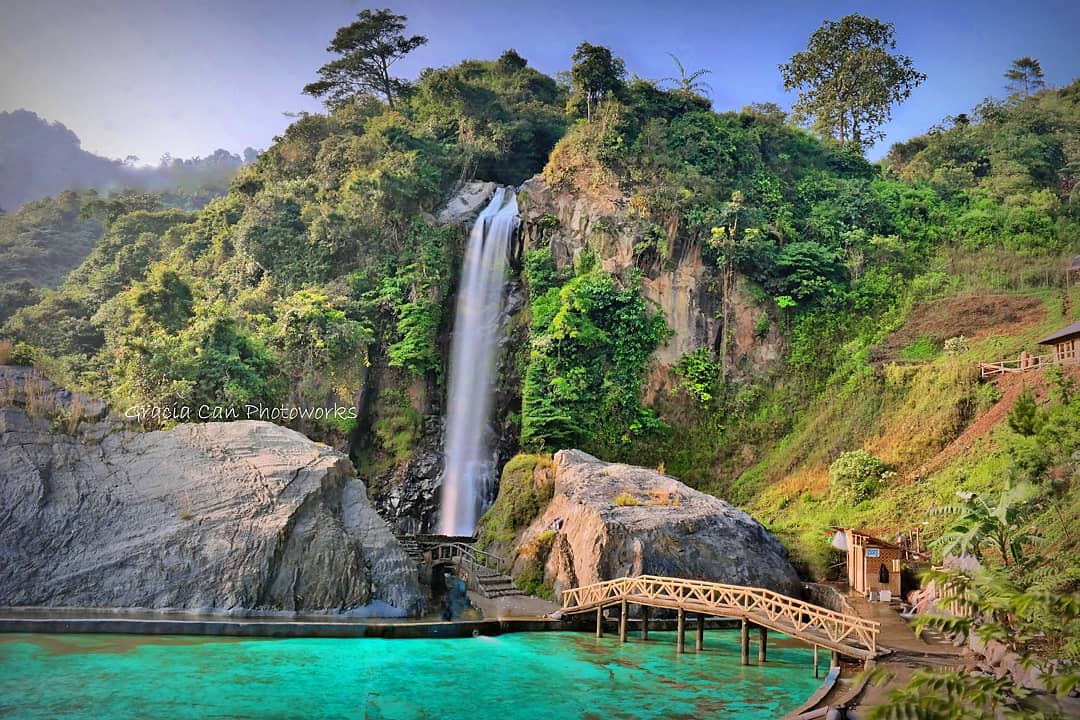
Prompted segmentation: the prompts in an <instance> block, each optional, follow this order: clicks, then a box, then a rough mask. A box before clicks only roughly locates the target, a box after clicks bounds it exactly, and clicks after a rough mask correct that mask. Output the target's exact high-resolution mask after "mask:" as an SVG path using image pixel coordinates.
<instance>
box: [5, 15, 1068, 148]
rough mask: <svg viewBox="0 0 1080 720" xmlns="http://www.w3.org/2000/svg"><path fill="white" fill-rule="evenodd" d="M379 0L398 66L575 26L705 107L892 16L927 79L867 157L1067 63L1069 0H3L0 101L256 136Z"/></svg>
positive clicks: (539, 47) (560, 48) (778, 91)
mask: <svg viewBox="0 0 1080 720" xmlns="http://www.w3.org/2000/svg"><path fill="white" fill-rule="evenodd" d="M383 6H389V7H391V8H392V9H393V10H394V11H396V12H398V13H401V14H405V15H408V16H409V31H410V32H413V33H418V34H422V35H426V36H428V38H429V39H430V42H429V43H428V44H427V45H425V46H424V47H422V48H420V49H419V50H417V51H416V52H415V53H414V54H413V55H412V56H410V57H409V58H407V59H406V60H404V61H402V62H401V63H399V65H398V66H397V68H398V72H399V74H400V75H402V76H404V77H415V75H416V74H417V73H418V72H419V71H420V70H421V69H423V68H424V67H428V66H443V65H450V64H453V63H456V62H458V61H460V60H462V59H465V58H494V57H497V56H498V55H499V54H500V53H501V52H502V51H503V50H505V49H507V48H510V47H513V48H515V49H516V50H517V51H518V52H519V53H520V54H522V55H523V56H524V57H526V58H527V59H528V60H529V62H530V64H531V65H533V66H534V67H536V68H538V69H540V70H541V71H544V72H547V73H555V72H557V71H559V70H564V69H567V68H568V67H569V65H570V60H569V58H570V55H571V54H572V53H573V51H574V48H575V46H576V45H577V44H578V43H579V42H581V41H583V40H584V41H588V42H591V43H594V44H602V45H607V46H609V47H610V48H611V49H612V50H613V51H614V52H615V53H616V54H617V55H619V56H621V57H622V58H624V59H625V60H626V65H627V68H628V69H629V70H631V71H633V72H636V73H637V74H638V75H640V76H642V77H646V78H661V77H665V76H669V75H671V74H673V72H674V68H673V66H672V62H671V59H670V58H669V57H668V55H667V53H668V52H671V53H674V54H675V55H677V56H678V57H679V58H680V60H681V61H682V62H683V64H684V65H685V66H686V67H687V68H688V69H690V70H694V69H698V68H709V69H711V70H712V72H713V74H712V75H710V76H709V77H708V78H706V79H707V80H708V81H709V83H710V85H711V86H712V90H713V91H712V94H711V95H712V99H713V102H714V106H715V107H716V109H717V110H728V109H738V108H740V107H742V106H743V105H746V104H748V103H751V102H764V101H772V102H776V103H779V104H780V105H782V106H784V107H785V108H786V107H789V106H790V104H791V102H792V101H793V99H794V97H793V96H792V95H790V94H787V93H785V92H784V90H783V86H782V83H781V80H780V74H779V71H778V70H777V65H779V64H780V63H783V62H786V61H787V60H788V59H789V58H790V57H791V55H792V54H793V53H795V52H797V51H798V50H800V49H802V48H804V47H805V45H806V40H807V38H808V37H809V35H810V33H812V32H813V31H814V30H815V29H816V28H817V27H818V26H819V25H820V24H821V22H822V20H824V19H826V18H829V19H837V18H839V17H841V16H843V15H846V14H848V13H852V12H861V13H863V14H867V15H871V16H875V17H880V18H882V19H885V20H891V21H893V22H894V23H895V25H896V35H897V41H898V50H899V51H900V52H903V53H905V54H907V55H910V56H911V57H912V58H913V60H914V61H915V66H916V67H917V68H918V69H919V70H921V71H923V72H925V73H926V74H927V76H928V79H927V81H926V83H924V84H923V85H922V86H921V87H920V88H918V89H917V90H916V91H915V92H914V94H913V95H912V97H911V98H910V99H909V100H908V102H907V103H905V104H904V105H902V106H900V107H899V108H898V109H896V111H895V112H894V115H893V121H892V122H891V123H890V124H889V125H888V126H886V127H885V130H886V132H887V133H888V135H887V138H886V140H885V141H884V142H882V143H879V145H878V146H877V147H875V148H874V149H873V150H871V152H870V153H869V154H870V157H871V158H877V157H880V156H881V155H882V154H883V153H884V152H885V151H886V150H887V149H888V146H889V145H890V144H891V143H893V142H896V141H898V140H903V139H906V138H908V137H910V136H912V135H915V134H918V133H920V132H923V131H925V130H926V129H927V128H928V127H929V126H930V125H932V124H934V123H935V122H937V121H939V120H940V119H941V118H942V117H944V116H945V115H950V114H956V113H958V112H965V111H967V110H970V108H971V107H972V106H973V105H975V104H976V103H978V102H979V101H980V100H981V99H982V98H984V97H987V96H992V95H993V96H1001V95H1002V94H1003V89H1002V88H1003V85H1004V82H1005V81H1004V80H1003V79H1002V77H1001V75H1002V73H1003V72H1004V71H1005V69H1006V68H1008V66H1009V64H1010V63H1011V61H1012V60H1013V59H1014V58H1016V57H1019V56H1022V55H1033V56H1035V57H1037V58H1039V59H1040V60H1041V61H1042V65H1043V69H1044V70H1045V72H1046V77H1047V81H1048V82H1049V83H1050V84H1051V85H1063V84H1066V83H1068V82H1069V81H1071V80H1072V79H1074V78H1075V77H1077V76H1080V49H1078V48H1080V44H1078V43H1077V41H1076V38H1077V37H1078V35H1080V3H1077V2H1066V1H1060V2H1058V1H1047V2H1031V3H1025V2H1019V1H1017V0H1013V1H1012V2H997V1H996V0H991V1H987V2H979V1H977V0H955V1H954V2H948V1H945V0H937V1H935V2H924V1H923V0H912V1H909V2H903V3H890V2H863V3H854V2H796V1H794V0H791V1H788V2H771V1H769V0H758V1H753V0H751V1H743V2H708V1H707V0H697V1H693V0H691V1H685V0H665V1H663V2H659V1H656V0H623V1H622V2H615V1H612V0H540V1H537V2H527V1H523V0H517V1H516V2H506V0H500V1H494V0H492V1H488V0H462V1H460V2H448V1H444V2H438V1H433V0H426V1H425V0H393V1H392V2H391V1H390V0H386V1H385V2H380V3H376V4H369V3H358V2H354V1H351V0H306V1H305V2H295V1H286V0H261V1H256V0H236V1H230V0H189V1H185V0H176V1H175V2H172V3H168V4H164V3H157V2H147V1H145V0H81V1H75V0H36V1H35V2H20V3H18V5H16V6H15V7H10V8H6V9H5V10H4V19H3V23H0V68H3V70H2V71H0V110H14V109H17V108H25V109H28V110H33V111H35V112H37V113H38V114H40V115H43V116H44V117H46V118H48V119H50V120H56V121H60V122H62V123H64V124H65V125H67V126H68V127H69V128H71V129H72V130H74V131H75V132H76V133H77V134H78V135H79V136H80V137H81V138H82V141H83V147H85V148H86V149H88V150H90V151H92V152H96V153H99V154H102V155H106V156H109V157H124V156H125V155H128V154H134V155H137V156H139V157H140V158H141V159H142V161H143V162H157V160H158V159H159V158H160V157H161V155H162V154H163V153H166V152H169V153H171V154H173V155H174V156H182V157H187V156H192V155H207V154H209V153H210V152H212V151H213V150H214V149H216V148H218V147H224V148H226V149H228V150H231V151H234V152H235V151H239V150H241V149H243V148H244V147H245V146H253V147H259V148H263V147H266V146H267V145H269V144H270V142H271V138H272V137H273V136H274V135H275V134H278V133H280V132H281V131H282V130H283V129H284V128H285V127H286V125H288V123H289V119H288V118H287V117H286V116H285V115H284V113H285V112H297V111H303V110H306V111H317V110H319V109H320V105H319V103H318V102H317V101H315V100H313V99H312V98H308V97H306V96H304V95H302V94H301V93H300V89H301V88H302V87H303V86H304V85H305V84H306V83H308V82H310V81H312V80H313V79H315V71H316V69H317V68H318V67H319V66H320V65H321V64H323V63H324V62H326V61H327V60H328V59H329V57H330V56H328V55H327V54H326V52H325V49H326V45H327V44H328V42H329V40H330V38H331V37H332V36H333V34H334V31H335V30H336V29H337V28H338V27H339V26H341V25H345V24H347V23H349V22H350V21H351V20H352V19H353V18H354V17H355V14H356V12H358V11H359V10H360V9H363V8H365V7H383Z"/></svg>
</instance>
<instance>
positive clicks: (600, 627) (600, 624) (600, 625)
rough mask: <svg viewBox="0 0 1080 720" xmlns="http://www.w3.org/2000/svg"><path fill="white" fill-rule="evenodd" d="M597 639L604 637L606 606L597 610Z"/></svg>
mask: <svg viewBox="0 0 1080 720" xmlns="http://www.w3.org/2000/svg"><path fill="white" fill-rule="evenodd" d="M596 637H598V638H602V637H604V606H603V605H601V606H600V607H598V608H596Z"/></svg>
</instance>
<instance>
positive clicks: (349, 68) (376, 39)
mask: <svg viewBox="0 0 1080 720" xmlns="http://www.w3.org/2000/svg"><path fill="white" fill-rule="evenodd" d="M356 17H357V20H356V22H354V23H352V24H351V25H346V26H345V27H342V28H339V29H338V31H337V34H336V35H334V39H333V41H331V43H330V47H328V48H326V50H327V52H332V53H337V54H338V55H340V56H341V57H339V58H338V59H337V60H332V61H330V62H328V63H327V64H325V65H323V66H322V67H321V68H319V79H318V80H317V81H315V82H313V83H310V84H308V85H306V86H304V93H305V94H307V95H313V96H315V97H325V98H326V99H327V103H328V104H329V105H340V104H341V103H343V102H346V101H348V100H350V99H352V98H353V97H355V96H356V95H360V94H362V93H371V94H374V95H379V96H382V97H383V99H385V100H386V104H387V105H389V106H390V107H391V108H393V107H394V99H395V98H397V97H398V95H400V94H401V93H402V92H403V91H404V90H405V89H406V88H407V87H408V83H407V82H406V81H404V80H401V79H399V78H395V77H393V76H391V75H390V67H391V66H392V65H393V64H394V63H395V62H397V61H398V60H400V59H401V58H403V57H405V56H406V55H408V54H409V53H410V52H412V51H413V50H415V49H416V48H418V47H420V46H421V45H423V44H425V43H426V42H427V38H426V37H424V36H423V35H413V36H412V37H405V35H404V34H403V33H402V31H403V30H404V29H405V20H406V17H405V16H404V15H395V14H394V13H392V12H391V11H390V10H388V9H382V10H363V11H361V12H360V13H359V14H357V16H356Z"/></svg>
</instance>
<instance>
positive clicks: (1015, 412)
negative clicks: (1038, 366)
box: [1008, 383, 1042, 436]
mask: <svg viewBox="0 0 1080 720" xmlns="http://www.w3.org/2000/svg"><path fill="white" fill-rule="evenodd" d="M1008 419H1009V427H1010V428H1012V430H1013V431H1014V432H1017V433H1020V434H1021V435H1024V436H1029V435H1034V434H1035V433H1037V432H1038V431H1039V427H1040V426H1041V425H1042V418H1041V417H1040V415H1039V408H1038V406H1037V405H1036V404H1035V393H1034V392H1032V390H1031V388H1030V387H1028V385H1027V383H1024V386H1023V387H1022V388H1021V389H1020V394H1019V395H1017V397H1016V404H1015V405H1013V407H1012V410H1010V411H1009V418H1008Z"/></svg>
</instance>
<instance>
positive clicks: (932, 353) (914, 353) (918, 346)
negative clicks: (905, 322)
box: [900, 335, 939, 362]
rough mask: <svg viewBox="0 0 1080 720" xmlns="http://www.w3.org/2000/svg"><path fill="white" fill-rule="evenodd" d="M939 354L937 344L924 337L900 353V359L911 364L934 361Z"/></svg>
mask: <svg viewBox="0 0 1080 720" xmlns="http://www.w3.org/2000/svg"><path fill="white" fill-rule="evenodd" d="M938 352H939V350H938V346H937V344H936V343H935V342H934V341H933V340H931V339H930V338H929V337H927V336H926V335H923V336H922V337H921V338H919V339H918V340H916V341H915V342H913V343H911V344H910V345H908V346H907V347H905V348H904V349H902V350H901V351H900V359H901V360H907V361H909V362H914V361H919V360H933V359H934V358H935V357H937V356H938Z"/></svg>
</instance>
